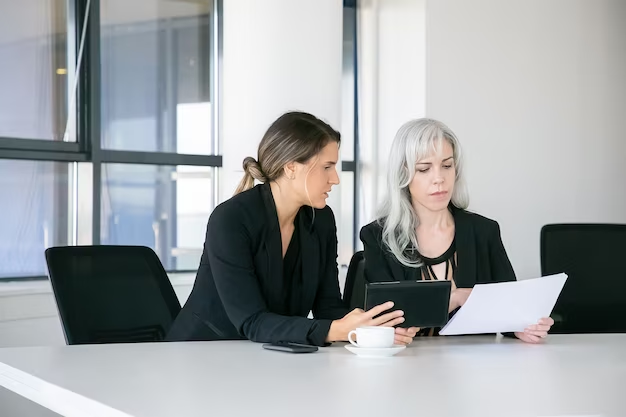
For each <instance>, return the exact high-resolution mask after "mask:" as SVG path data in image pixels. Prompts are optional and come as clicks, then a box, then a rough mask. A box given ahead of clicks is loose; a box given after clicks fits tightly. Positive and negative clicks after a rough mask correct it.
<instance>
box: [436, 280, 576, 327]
mask: <svg viewBox="0 0 626 417" xmlns="http://www.w3.org/2000/svg"><path fill="white" fill-rule="evenodd" d="M566 280H567V275H565V274H556V275H549V276H546V277H541V278H533V279H525V280H522V281H511V282H498V283H495V284H477V285H475V286H474V289H473V290H472V292H471V294H470V296H469V297H468V298H467V301H466V302H465V304H464V305H463V307H461V308H460V309H459V311H457V312H456V314H455V315H454V317H452V318H451V319H450V321H448V324H446V325H445V326H444V327H443V329H441V331H440V332H439V334H441V335H444V336H445V335H448V336H451V335H456V334H477V333H502V332H521V331H524V329H525V328H526V327H528V326H529V325H531V324H536V323H537V321H538V320H539V319H540V318H542V317H548V316H550V313H552V309H553V308H554V304H556V300H557V298H558V297H559V294H560V293H561V290H562V289H563V285H565V281H566Z"/></svg>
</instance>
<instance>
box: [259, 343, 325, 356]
mask: <svg viewBox="0 0 626 417" xmlns="http://www.w3.org/2000/svg"><path fill="white" fill-rule="evenodd" d="M263 349H268V350H278V351H280V352H289V353H313V352H317V350H318V347H317V346H311V345H303V344H301V343H293V342H276V343H265V344H263Z"/></svg>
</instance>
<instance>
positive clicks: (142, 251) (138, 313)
mask: <svg viewBox="0 0 626 417" xmlns="http://www.w3.org/2000/svg"><path fill="white" fill-rule="evenodd" d="M46 262H47V264H48V272H49V274H50V281H51V283H52V289H53V291H54V297H55V299H56V303H57V307H58V310H59V316H60V317H61V323H62V325H63V331H64V333H65V339H66V341H67V344H68V345H76V344H91V343H128V342H154V341H160V340H163V339H164V337H165V334H166V333H167V331H168V330H169V328H170V326H171V324H172V322H173V321H174V319H175V318H176V316H177V315H178V313H179V312H180V303H179V301H178V298H177V297H176V293H175V292H174V289H173V288H172V284H171V283H170V280H169V278H168V276H167V274H166V272H165V270H164V269H163V265H162V264H161V262H160V261H159V258H158V257H157V255H156V254H155V253H154V251H153V250H152V249H150V248H147V247H144V246H66V247H55V248H49V249H47V250H46Z"/></svg>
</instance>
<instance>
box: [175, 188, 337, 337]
mask: <svg viewBox="0 0 626 417" xmlns="http://www.w3.org/2000/svg"><path fill="white" fill-rule="evenodd" d="M295 221H297V222H299V223H298V227H299V233H300V248H301V250H300V253H301V256H302V296H301V309H300V311H299V313H298V314H299V315H298V316H291V317H290V316H282V315H279V314H275V313H273V312H272V306H275V305H277V304H279V303H280V301H282V300H281V297H283V287H282V282H283V257H282V240H281V235H280V227H279V225H278V215H277V214H276V206H275V204H274V198H273V197H272V192H271V189H270V186H269V184H263V185H258V186H256V187H254V188H253V189H251V190H248V191H245V192H243V193H241V194H238V195H236V196H234V197H232V198H231V199H229V200H228V201H226V202H224V203H222V204H220V205H219V206H218V207H216V208H215V210H214V211H213V213H212V214H211V217H210V218H209V223H208V226H207V232H206V241H205V243H204V251H203V253H202V258H201V260H200V267H199V268H198V273H197V276H196V281H195V283H194V286H193V290H192V292H191V295H190V296H189V299H188V300H187V302H186V303H185V306H184V307H183V309H182V310H181V312H180V314H179V316H178V317H177V318H176V320H175V321H174V323H173V324H172V328H171V329H170V331H169V333H168V336H167V340H170V341H181V340H229V339H250V340H252V341H255V342H278V341H290V342H297V343H305V344H314V345H320V346H321V345H324V343H325V340H326V337H327V335H328V331H329V328H330V324H331V321H332V320H335V319H339V318H341V317H343V316H344V315H345V314H347V313H348V309H347V308H346V307H345V306H344V304H343V302H342V300H341V296H340V292H339V281H338V269H337V229H336V225H335V217H334V215H333V212H332V210H331V209H330V207H325V208H324V209H321V210H315V219H313V216H312V209H311V207H308V206H305V207H302V208H301V209H300V211H299V212H298V215H297V216H296V220H295ZM310 311H313V315H314V317H315V319H313V320H311V319H307V316H308V314H309V312H310Z"/></svg>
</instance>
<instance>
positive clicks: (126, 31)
mask: <svg viewBox="0 0 626 417" xmlns="http://www.w3.org/2000/svg"><path fill="white" fill-rule="evenodd" d="M210 11H211V7H210V2H209V1H204V2H203V1H198V2H180V1H164V0H159V1H156V0H153V1H144V2H128V1H127V0H101V21H102V24H101V28H100V39H101V58H100V60H101V77H102V80H101V86H102V104H101V105H102V123H101V124H102V147H103V148H106V149H118V150H131V151H151V152H174V153H188V154H201V155H210V154H211V153H212V152H213V149H212V146H211V140H210V139H211V136H210V132H211V103H210V74H211V68H210V64H211V62H210V61H211V60H210V53H211V35H210V27H211V14H210ZM194 131H199V132H200V133H199V134H197V135H193V134H190V132H194Z"/></svg>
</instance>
